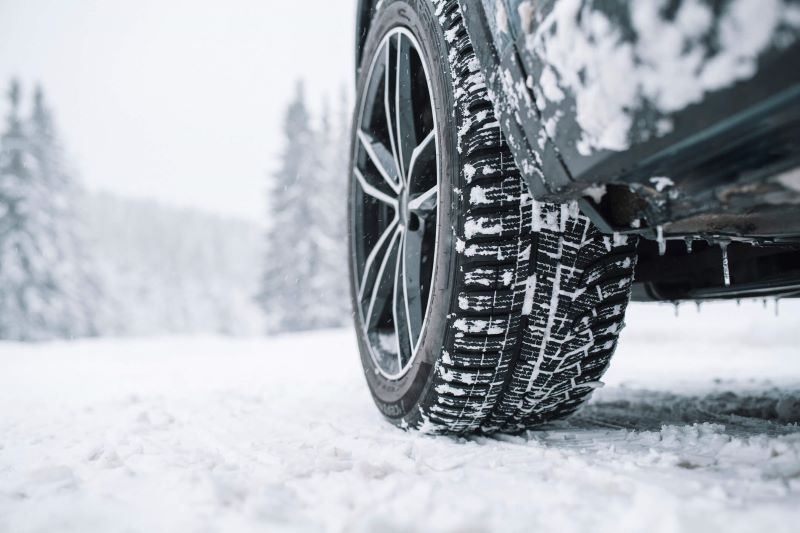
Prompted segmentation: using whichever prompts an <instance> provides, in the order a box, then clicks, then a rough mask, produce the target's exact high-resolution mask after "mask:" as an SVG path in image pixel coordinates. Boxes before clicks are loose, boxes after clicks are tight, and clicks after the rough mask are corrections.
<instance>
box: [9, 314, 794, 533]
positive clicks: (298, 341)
mask: <svg viewBox="0 0 800 533" xmlns="http://www.w3.org/2000/svg"><path fill="white" fill-rule="evenodd" d="M799 316H800V305H797V304H793V303H790V302H782V303H781V307H780V316H778V317H776V316H775V314H774V309H773V307H772V304H770V307H769V308H768V309H766V310H764V309H762V308H761V305H760V303H759V304H743V305H742V306H741V307H740V308H737V307H736V306H735V305H733V304H724V305H708V306H705V307H704V308H703V311H702V313H698V312H697V310H696V309H695V307H694V305H684V306H682V307H681V309H680V315H679V316H678V317H677V318H676V317H675V316H674V312H673V309H672V308H671V307H670V306H656V307H652V306H638V305H637V306H634V307H633V308H632V309H631V310H630V312H629V316H628V324H629V325H628V327H627V329H626V330H625V331H624V332H623V334H622V342H621V347H620V350H619V351H618V353H617V355H616V357H615V360H614V361H613V364H612V367H611V370H610V371H609V373H608V374H607V375H606V379H605V380H604V381H605V382H606V384H605V386H604V387H603V386H602V384H601V383H597V390H596V391H595V394H594V397H593V400H592V402H591V403H590V405H589V406H588V407H587V408H585V409H584V410H583V411H582V412H581V413H580V414H579V415H578V416H576V417H574V418H573V419H571V420H570V421H568V422H564V423H559V424H553V425H550V426H548V427H545V428H543V429H541V430H540V431H535V432H529V433H527V434H524V435H519V436H497V437H493V438H486V437H474V438H467V439H459V438H448V437H431V436H426V435H421V434H419V433H413V432H412V433H409V432H404V431H402V430H399V429H396V428H394V427H393V426H390V425H389V424H387V423H386V422H384V421H383V420H382V419H381V417H380V416H379V414H378V412H377V410H376V409H375V408H374V407H373V405H372V402H371V400H370V397H369V394H368V392H367V389H366V385H365V383H364V379H363V377H362V376H361V371H360V363H359V361H358V357H357V354H356V347H355V342H354V339H353V335H352V333H351V332H350V331H325V332H319V333H314V334H307V335H298V336H284V337H278V338H274V339H266V340H261V339H257V340H243V339H239V340H229V339H222V338H216V337H210V338H177V339H175V338H173V339H155V340H127V341H105V340H103V341H82V342H76V343H63V344H41V345H19V344H0V357H1V358H2V367H0V368H2V372H0V531H2V532H14V533H23V532H29V531H59V532H81V533H87V532H88V533H90V532H95V531H102V532H115V531H126V532H160V531H164V532H183V531H186V532H195V531H202V532H216V531H219V532H236V531H381V532H383V531H425V532H429V531H461V532H467V531H469V532H480V531H503V532H506V531H526V532H529V531H537V532H539V531H558V532H560V533H564V532H567V533H569V532H572V531H591V532H593V533H594V532H603V531H613V532H615V533H618V532H626V531H647V532H673V531H698V532H706V531H726V532H737V531H769V532H770V533H777V532H782V531H787V532H788V531H797V524H798V521H800V427H799V426H798V425H797V423H798V421H800V328H798V327H797V326H798V317H799Z"/></svg>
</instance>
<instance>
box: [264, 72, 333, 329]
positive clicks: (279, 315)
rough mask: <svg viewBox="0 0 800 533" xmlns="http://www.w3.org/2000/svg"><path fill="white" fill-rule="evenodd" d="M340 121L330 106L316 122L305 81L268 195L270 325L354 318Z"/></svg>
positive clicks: (311, 325)
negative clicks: (334, 119)
mask: <svg viewBox="0 0 800 533" xmlns="http://www.w3.org/2000/svg"><path fill="white" fill-rule="evenodd" d="M339 126H340V125H338V124H337V125H336V126H335V127H332V126H331V121H330V117H329V113H328V112H327V111H326V112H324V113H323V119H322V121H321V124H320V127H319V129H318V130H317V129H316V128H314V125H313V122H312V119H311V116H310V113H309V111H308V108H307V106H306V103H305V96H304V94H303V87H302V84H298V88H297V92H296V95H295V98H294V100H293V101H292V103H291V104H290V106H289V108H288V110H287V113H286V119H285V123H284V134H285V138H286V140H285V143H286V144H285V147H284V149H283V152H282V154H281V158H280V165H279V168H278V171H277V172H276V173H275V174H274V175H273V176H272V179H271V181H270V186H269V191H268V197H267V205H268V224H269V227H268V230H267V238H266V257H265V260H264V263H265V267H264V274H263V277H262V282H261V290H260V293H259V295H258V300H259V303H260V304H261V306H262V308H263V309H264V310H265V312H266V313H267V317H268V328H269V329H270V331H297V330H307V329H317V328H325V327H333V326H339V325H341V324H342V323H343V322H344V321H345V320H347V317H348V312H347V309H348V308H349V304H348V297H347V274H346V272H347V270H346V260H345V253H344V250H345V249H346V242H345V224H344V209H345V195H344V190H345V189H346V179H345V177H344V176H343V175H342V171H343V168H342V163H341V154H339V153H338V149H339V148H341V147H336V145H337V144H338V143H339V142H340V135H341V134H340V133H339Z"/></svg>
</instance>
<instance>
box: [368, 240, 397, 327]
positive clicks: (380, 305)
mask: <svg viewBox="0 0 800 533" xmlns="http://www.w3.org/2000/svg"><path fill="white" fill-rule="evenodd" d="M401 239H402V230H401V229H400V228H396V229H395V231H394V232H393V234H392V237H391V240H390V241H389V245H388V246H387V247H386V253H385V254H383V257H382V258H381V261H380V264H379V266H378V271H377V273H376V276H375V280H374V283H373V284H372V287H371V290H370V297H369V303H368V305H367V313H366V325H367V327H368V328H374V327H375V326H376V325H377V324H378V322H379V321H380V319H381V317H382V316H383V312H384V310H385V309H386V303H387V300H388V299H389V298H390V297H391V296H392V289H393V287H394V278H395V276H394V274H395V272H394V270H395V268H394V267H395V263H396V262H397V257H398V255H400V253H399V252H400V240H401Z"/></svg>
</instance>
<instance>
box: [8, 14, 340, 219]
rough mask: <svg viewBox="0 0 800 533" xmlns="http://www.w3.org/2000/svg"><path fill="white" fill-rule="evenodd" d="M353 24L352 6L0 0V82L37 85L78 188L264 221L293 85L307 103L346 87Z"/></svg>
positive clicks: (314, 102) (334, 96) (316, 102)
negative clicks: (302, 89)
mask: <svg viewBox="0 0 800 533" xmlns="http://www.w3.org/2000/svg"><path fill="white" fill-rule="evenodd" d="M354 21H355V0H303V1H298V0H285V1H280V0H216V1H213V0H0V82H2V84H3V85H4V86H5V85H6V84H7V81H8V79H9V77H11V76H12V75H15V76H19V77H20V78H21V80H22V81H23V83H25V85H26V88H30V86H31V85H32V83H33V82H34V81H36V80H38V81H41V82H42V84H43V85H44V88H45V90H46V93H47V95H48V97H49V99H50V102H51V105H52V107H54V109H55V111H56V118H57V121H58V125H59V128H60V130H61V133H62V137H63V139H64V141H65V144H66V147H67V149H68V152H69V155H70V159H71V162H72V163H73V166H74V167H76V169H77V170H78V171H79V175H80V177H81V178H82V180H83V183H84V184H85V185H86V186H87V188H89V189H101V190H109V191H113V192H117V193H120V194H124V195H134V196H148V197H154V198H157V199H159V200H161V201H163V202H166V203H172V204H177V205H182V206H193V207H199V208H202V209H206V210H212V211H216V212H218V213H222V214H232V215H238V216H243V217H247V218H251V219H255V220H260V219H261V218H262V217H263V216H264V215H263V211H264V207H263V205H264V203H263V202H264V190H265V175H266V174H267V173H268V172H269V170H270V169H271V168H272V167H273V165H274V162H275V156H276V154H277V153H278V152H279V150H280V148H281V144H280V143H281V136H280V129H281V121H282V115H283V111H284V107H285V105H286V102H287V101H288V99H289V98H291V96H292V92H293V90H294V85H295V80H296V79H298V78H301V77H302V78H305V79H306V86H307V96H308V99H309V100H310V101H311V102H310V103H312V104H314V105H317V106H318V104H319V102H320V101H321V99H322V97H323V95H324V94H326V93H327V94H329V95H330V97H331V99H335V98H336V96H337V94H338V92H339V89H340V87H341V86H342V84H346V86H347V89H348V90H352V89H351V87H352V72H353V50H352V48H353V45H352V43H353V41H354V37H353V32H354V29H353V28H354ZM3 93H5V90H4V91H3ZM0 110H2V111H3V112H5V110H6V103H5V98H3V102H2V104H0Z"/></svg>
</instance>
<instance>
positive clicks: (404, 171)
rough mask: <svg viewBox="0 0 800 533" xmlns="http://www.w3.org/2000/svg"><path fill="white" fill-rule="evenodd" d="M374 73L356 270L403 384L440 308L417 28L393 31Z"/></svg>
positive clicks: (424, 75)
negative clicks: (434, 306)
mask: <svg viewBox="0 0 800 533" xmlns="http://www.w3.org/2000/svg"><path fill="white" fill-rule="evenodd" d="M366 76H367V78H366V79H367V83H366V85H365V86H364V91H363V93H362V98H361V102H360V103H359V112H358V117H357V120H356V122H355V124H354V131H355V142H354V146H355V153H354V157H353V169H352V178H351V179H352V180H353V186H352V189H351V190H352V198H351V206H352V208H351V220H350V223H351V225H352V227H351V235H352V240H353V242H352V243H351V245H352V254H353V257H352V263H351V264H352V265H353V272H352V274H353V278H354V282H355V289H356V295H357V312H358V313H360V317H361V325H362V327H363V334H364V336H365V338H366V339H367V345H368V347H369V350H370V355H371V357H372V359H373V361H374V363H375V368H376V369H377V371H378V372H380V373H381V374H383V375H384V376H385V377H387V378H389V379H399V378H401V377H402V376H404V375H405V374H406V372H407V371H408V369H409V368H410V367H411V365H412V363H413V362H414V360H415V358H416V355H417V351H418V348H419V343H420V338H421V336H422V332H423V331H424V328H425V325H426V323H427V319H428V310H429V307H430V295H431V285H432V281H433V279H434V273H435V266H436V265H435V257H436V247H437V243H438V216H439V214H438V211H439V210H438V200H439V183H440V180H439V141H438V139H437V131H438V129H437V125H436V118H435V114H434V108H433V94H432V91H431V83H430V76H429V70H428V67H427V65H426V64H425V61H424V59H423V55H422V54H421V53H420V47H419V44H418V42H417V40H416V39H415V38H414V36H413V35H412V34H411V33H410V32H409V31H408V30H407V29H405V28H394V29H393V30H391V31H389V32H388V33H387V34H386V35H385V37H384V38H383V40H382V41H381V44H380V46H379V47H378V51H377V53H376V54H375V56H374V57H373V59H372V62H371V64H370V67H369V69H368V71H367V74H366Z"/></svg>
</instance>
